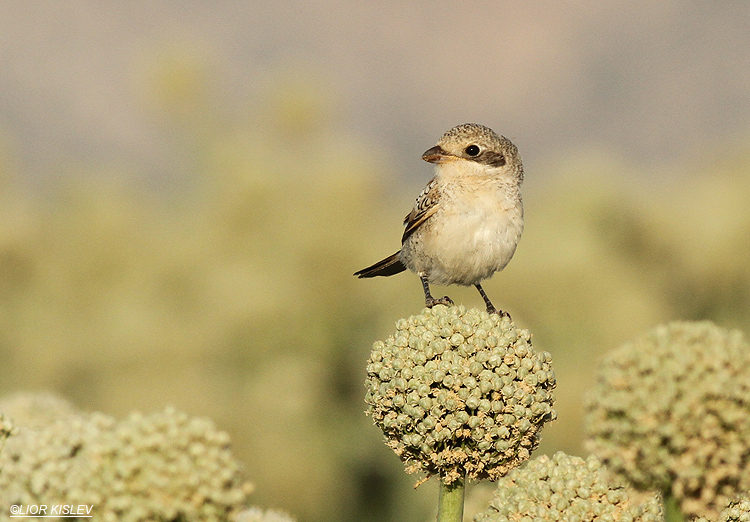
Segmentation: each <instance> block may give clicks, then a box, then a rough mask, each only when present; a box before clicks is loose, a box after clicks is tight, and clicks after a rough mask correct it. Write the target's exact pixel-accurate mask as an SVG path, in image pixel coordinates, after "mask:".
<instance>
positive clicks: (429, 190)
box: [401, 178, 440, 244]
mask: <svg viewBox="0 0 750 522" xmlns="http://www.w3.org/2000/svg"><path fill="white" fill-rule="evenodd" d="M439 207H440V205H439V204H438V189H437V180H436V179H435V178H433V179H432V180H431V181H430V182H429V183H428V184H427V186H426V187H425V188H424V190H423V191H422V193H421V194H420V195H419V196H418V197H417V201H416V203H414V208H413V209H411V212H409V214H408V215H407V216H406V217H405V218H404V225H405V226H406V229H405V230H404V235H403V236H402V237H401V243H402V244H403V243H404V241H406V239H407V238H408V237H409V236H410V235H412V234H413V233H414V231H415V230H417V228H418V227H419V226H420V225H421V224H422V223H424V222H425V221H427V220H428V219H429V218H430V216H432V215H433V214H434V213H435V212H437V210H438V208H439Z"/></svg>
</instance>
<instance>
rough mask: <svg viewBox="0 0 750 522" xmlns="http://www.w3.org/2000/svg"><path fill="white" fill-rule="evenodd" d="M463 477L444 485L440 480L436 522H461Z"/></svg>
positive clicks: (462, 512)
mask: <svg viewBox="0 0 750 522" xmlns="http://www.w3.org/2000/svg"><path fill="white" fill-rule="evenodd" d="M464 480H465V479H464V477H461V478H460V479H458V480H456V481H455V482H453V483H452V484H450V485H446V484H444V483H443V481H442V480H440V481H439V482H440V495H439V497H438V516H437V522H463V518H464V491H465V487H464Z"/></svg>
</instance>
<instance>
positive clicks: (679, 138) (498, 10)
mask: <svg viewBox="0 0 750 522" xmlns="http://www.w3.org/2000/svg"><path fill="white" fill-rule="evenodd" d="M748 27H750V5H748V3H747V2H744V1H731V0H720V1H716V2H710V3H707V2H699V1H693V0H687V1H681V2H674V1H669V0H657V1H653V0H649V1H640V0H637V1H627V2H626V1H616V0H612V1H607V2H598V3H591V2H584V1H570V2H552V1H541V2H534V3H531V4H528V5H527V4H523V3H521V4H519V3H517V2H513V3H511V2H505V1H496V0H495V1H478V2H470V3H462V4H458V3H443V2H438V3H435V2H424V1H413V2H388V1H386V2H377V3H352V2H343V1H337V0H321V1H317V2H304V1H301V0H292V1H289V2H276V1H273V2H272V1H267V0H253V1H250V2H247V1H243V2H240V1H234V0H227V1H224V2H210V1H204V0H190V1H180V2H177V1H161V2H148V1H145V0H135V1H130V2H104V3H102V2H94V1H92V0H69V1H66V2H6V3H5V4H4V5H3V16H2V17H0V88H1V89H2V96H0V368H2V373H3V375H2V379H0V393H2V394H8V393H12V392H15V391H20V390H38V389H47V390H51V391H56V392H58V393H60V394H62V395H64V396H65V397H67V398H69V399H71V400H72V401H74V402H75V403H76V404H77V405H78V406H80V407H81V408H84V409H89V410H100V411H104V412H107V413H110V414H114V415H118V416H123V415H125V414H126V413H128V412H130V411H132V410H141V411H144V412H151V411H156V410H161V409H163V407H164V406H165V405H173V406H175V407H177V408H179V409H181V410H184V411H187V412H189V413H191V414H193V415H204V416H208V417H211V418H212V419H214V420H215V421H216V423H217V424H218V425H219V426H220V427H221V428H222V429H224V430H226V431H227V432H229V434H230V435H231V437H232V440H233V445H234V449H235V453H236V454H237V456H238V457H239V458H240V459H241V460H242V461H243V462H244V463H245V465H246V468H247V475H248V477H249V478H250V479H251V480H252V481H253V482H254V483H255V485H256V493H255V494H254V499H255V503H256V504H258V505H261V506H264V507H274V508H281V509H284V510H287V511H289V512H290V513H293V514H294V515H296V516H297V517H298V518H299V520H300V521H305V522H323V521H332V522H336V521H348V520H359V521H373V522H390V521H396V520H405V519H410V520H427V519H428V518H429V517H430V515H431V513H432V510H433V506H435V502H436V498H437V488H436V486H435V485H434V484H433V483H431V482H428V483H427V484H425V485H423V486H420V487H419V488H418V489H416V490H414V489H413V488H412V485H413V483H414V482H415V481H416V477H413V476H407V475H405V473H404V472H403V467H402V465H401V463H400V462H399V461H398V458H397V457H396V456H395V455H394V454H393V453H392V452H391V451H390V450H389V449H387V448H386V447H385V445H383V444H382V435H381V433H380V432H379V430H378V429H377V428H375V427H374V426H373V425H372V424H371V421H370V419H368V418H367V417H365V415H364V413H363V411H364V408H365V404H364V402H363V397H364V387H363V383H364V371H365V370H364V368H365V361H366V359H367V357H368V355H369V350H370V346H371V344H372V342H373V341H375V340H377V339H382V338H384V337H386V336H387V335H389V334H390V333H391V331H392V330H393V329H394V323H395V321H396V320H397V319H398V318H400V317H405V316H408V315H411V314H414V313H417V312H419V310H420V309H421V308H422V306H423V304H424V301H423V296H422V291H421V287H420V284H419V280H418V278H417V277H416V276H414V275H413V274H402V275H399V276H396V277H392V278H387V279H385V278H381V279H375V280H366V281H361V280H357V279H355V278H354V277H352V275H351V274H352V273H353V272H354V271H355V270H358V269H360V268H362V267H364V266H367V265H369V264H371V263H373V262H375V261H377V260H379V259H381V258H382V257H385V256H386V255H389V254H391V253H393V252H394V251H396V250H397V249H398V247H399V239H400V236H401V233H402V227H401V220H402V219H403V216H404V215H405V214H406V213H407V212H408V211H409V209H410V208H411V206H412V204H413V201H414V198H415V197H416V195H417V194H418V193H419V191H420V190H421V189H422V188H423V186H424V185H425V184H426V183H427V181H428V180H429V179H430V177H431V166H430V165H428V164H426V163H424V162H422V161H420V155H421V153H422V152H423V151H424V150H426V149H427V148H429V147H431V146H432V145H434V143H435V142H436V141H437V139H438V138H439V137H440V135H441V134H442V133H443V132H444V131H446V130H447V129H449V128H450V127H452V126H454V125H456V124H459V123H464V122H469V121H473V122H477V123H482V124H485V125H488V126H490V127H492V128H493V129H495V130H496V131H497V132H499V133H501V134H504V135H505V136H507V137H509V138H511V139H512V140H513V141H514V142H515V143H516V145H518V147H519V149H520V151H521V154H522V156H523V158H524V162H525V166H526V183H525V185H524V198H525V208H526V216H527V217H526V231H525V233H524V236H523V238H522V240H521V243H520V245H519V248H518V251H517V253H516V256H515V258H514V259H513V261H512V262H511V263H510V265H509V266H508V268H507V269H506V270H505V271H504V272H503V273H501V274H498V275H496V276H495V277H494V278H493V279H492V280H491V281H489V282H488V283H487V284H486V285H485V288H486V289H487V291H488V293H489V295H490V296H492V299H493V301H494V302H495V303H496V304H497V305H498V306H500V307H502V308H503V309H506V310H508V311H510V312H511V314H512V315H513V318H514V320H515V321H516V323H517V324H518V325H519V326H520V327H522V328H528V329H529V330H530V331H531V332H532V333H533V335H534V344H535V346H536V347H537V348H538V349H541V350H547V351H549V352H551V353H552V355H553V361H554V365H555V369H556V372H557V377H558V390H557V395H558V399H557V404H556V409H557V410H558V414H559V419H558V420H557V421H556V422H554V423H552V424H551V425H550V426H548V427H547V428H545V431H544V433H543V439H544V442H543V445H542V447H541V448H540V449H539V450H538V451H537V454H539V453H542V452H545V453H551V452H554V451H556V450H564V451H567V452H569V453H574V454H582V449H581V438H582V432H581V426H580V424H581V420H580V419H581V413H582V406H581V401H582V398H583V396H584V393H585V390H586V389H587V387H588V386H589V385H590V383H591V382H593V374H594V372H595V369H596V360H597V357H598V356H599V355H600V354H601V353H603V352H604V351H606V350H608V349H612V348H614V347H616V346H617V345H618V344H620V343H621V342H623V341H625V340H627V339H630V338H632V337H635V336H636V335H638V334H639V333H641V332H642V331H643V330H645V329H647V328H650V327H651V326H653V325H655V324H657V323H660V322H664V321H668V320H671V319H711V320H713V321H715V322H717V323H718V324H720V325H722V326H725V327H739V328H742V329H744V330H745V331H746V332H747V331H750V263H748V260H749V259H750V204H749V203H748V202H749V201H750V32H748V30H747V28H748ZM443 293H448V294H449V295H450V296H451V297H453V299H454V300H456V301H457V302H461V303H463V304H465V305H467V306H475V307H481V305H482V303H481V299H480V298H479V296H478V295H477V294H476V292H475V291H474V289H463V288H450V289H445V288H437V289H435V294H436V295H437V294H440V295H443Z"/></svg>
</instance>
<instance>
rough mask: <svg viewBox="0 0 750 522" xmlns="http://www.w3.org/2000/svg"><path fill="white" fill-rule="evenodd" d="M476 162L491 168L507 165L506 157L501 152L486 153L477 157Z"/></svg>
mask: <svg viewBox="0 0 750 522" xmlns="http://www.w3.org/2000/svg"><path fill="white" fill-rule="evenodd" d="M476 160H477V161H478V162H480V163H484V164H486V165H490V166H491V167H502V166H503V165H505V155H504V154H502V153H500V152H492V151H489V150H487V151H485V152H484V153H483V154H481V155H479V156H477V158H476Z"/></svg>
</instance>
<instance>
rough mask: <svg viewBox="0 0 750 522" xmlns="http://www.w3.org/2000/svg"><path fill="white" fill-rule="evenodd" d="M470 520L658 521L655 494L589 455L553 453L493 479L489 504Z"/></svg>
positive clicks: (489, 521) (554, 521)
mask: <svg viewBox="0 0 750 522" xmlns="http://www.w3.org/2000/svg"><path fill="white" fill-rule="evenodd" d="M474 520H475V522H512V521H517V520H528V521H532V520H534V521H539V522H558V521H560V522H573V521H581V520H622V521H625V520H628V521H631V522H660V521H663V520H664V515H663V513H662V508H661V499H660V498H659V496H658V495H656V494H653V493H652V494H644V493H639V492H638V491H636V490H635V489H634V488H632V487H630V486H628V485H627V484H626V482H625V481H624V480H622V479H620V480H617V479H616V478H615V477H613V476H612V474H611V473H609V472H608V471H607V470H606V469H605V468H604V466H602V464H601V463H600V462H599V461H598V460H597V459H596V458H595V457H588V458H587V459H586V460H584V459H582V458H580V457H574V456H569V455H566V454H564V453H562V452H557V453H555V454H554V456H552V457H551V458H550V457H548V456H547V455H542V456H541V457H537V458H535V459H533V460H531V461H529V463H528V464H527V465H526V466H524V467H523V468H519V469H514V470H513V471H511V472H510V473H509V474H508V475H507V476H505V477H503V478H501V479H500V480H499V481H498V484H497V488H495V496H494V498H493V500H492V503H491V504H490V507H489V508H488V509H487V510H486V511H485V512H483V513H480V514H479V515H477V516H476V517H475V518H474Z"/></svg>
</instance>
